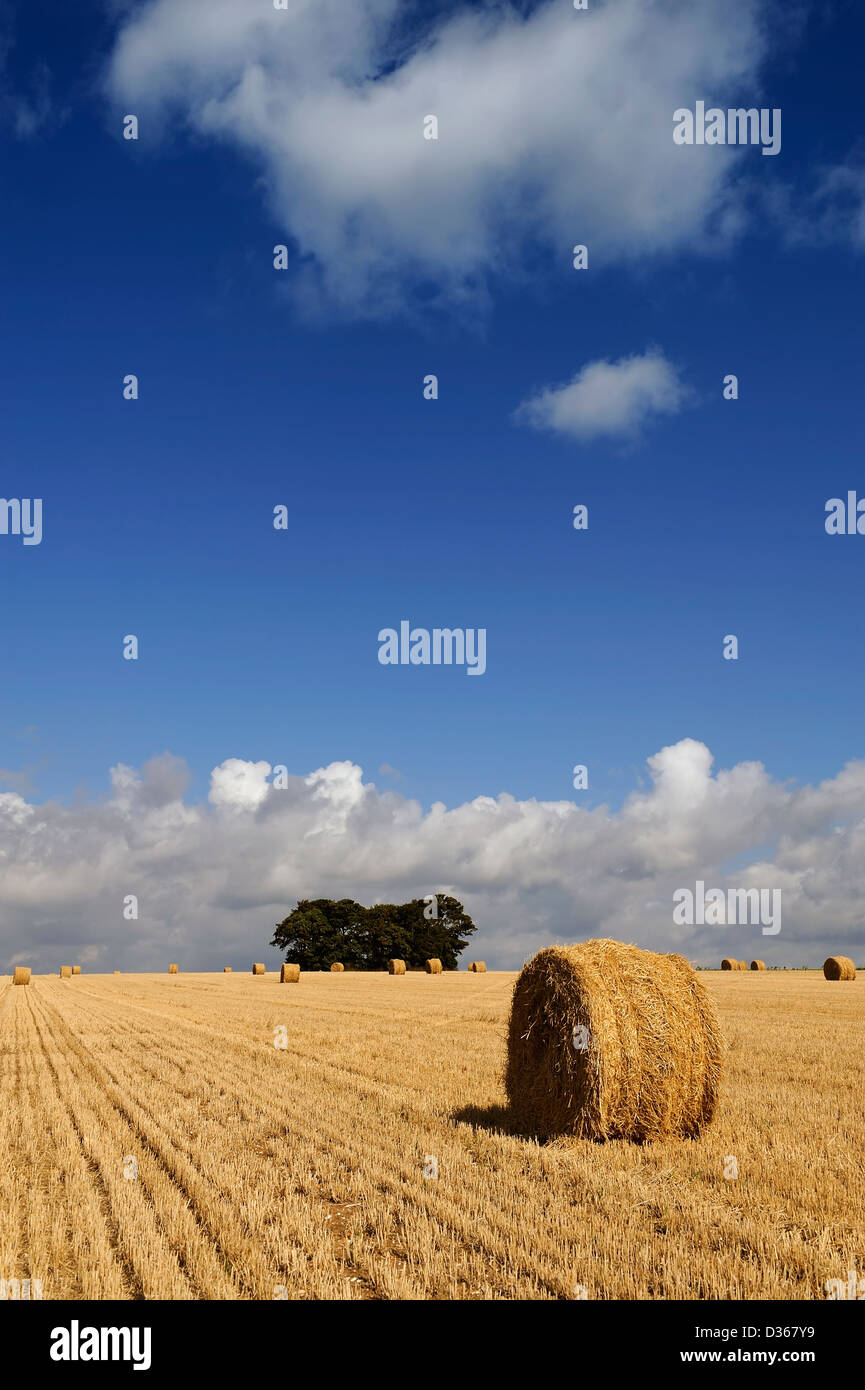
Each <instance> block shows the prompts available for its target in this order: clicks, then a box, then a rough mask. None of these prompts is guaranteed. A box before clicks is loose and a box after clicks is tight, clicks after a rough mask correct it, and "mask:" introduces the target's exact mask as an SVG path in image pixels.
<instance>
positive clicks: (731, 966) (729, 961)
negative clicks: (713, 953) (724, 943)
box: [721, 956, 739, 970]
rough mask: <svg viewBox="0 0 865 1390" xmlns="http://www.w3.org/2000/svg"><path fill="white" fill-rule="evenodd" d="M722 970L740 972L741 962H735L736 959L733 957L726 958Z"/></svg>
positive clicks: (722, 963) (722, 962)
mask: <svg viewBox="0 0 865 1390" xmlns="http://www.w3.org/2000/svg"><path fill="white" fill-rule="evenodd" d="M721 969H722V970H738V969H739V962H738V961H737V960H735V959H734V958H733V956H725V957H724V959H723V960H722V961H721Z"/></svg>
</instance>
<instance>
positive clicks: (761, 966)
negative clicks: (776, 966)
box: [751, 960, 766, 970]
mask: <svg viewBox="0 0 865 1390" xmlns="http://www.w3.org/2000/svg"><path fill="white" fill-rule="evenodd" d="M751 969H752V970H765V969H766V962H765V961H764V960H752V961H751Z"/></svg>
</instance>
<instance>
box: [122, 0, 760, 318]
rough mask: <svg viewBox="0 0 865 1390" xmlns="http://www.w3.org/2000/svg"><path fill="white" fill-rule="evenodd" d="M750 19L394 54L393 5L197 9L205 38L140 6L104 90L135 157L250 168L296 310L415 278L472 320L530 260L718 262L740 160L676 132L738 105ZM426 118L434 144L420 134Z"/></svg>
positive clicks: (717, 14) (708, 10)
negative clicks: (697, 110) (577, 250)
mask: <svg viewBox="0 0 865 1390" xmlns="http://www.w3.org/2000/svg"><path fill="white" fill-rule="evenodd" d="M760 12H761V4H760V0H702V3H701V4H700V5H698V6H697V5H694V4H693V3H692V0H616V3H615V4H601V3H596V4H594V3H593V5H592V6H591V8H590V9H589V10H587V11H580V12H577V11H575V10H574V9H573V7H572V6H571V5H569V4H568V3H566V0H544V2H543V3H540V4H538V5H537V6H535V7H534V8H533V10H532V11H531V13H530V14H528V15H527V16H524V15H522V14H520V13H519V12H518V11H516V10H515V9H513V8H511V7H509V6H507V5H493V4H486V5H483V6H478V5H472V6H469V5H465V6H463V7H462V8H461V9H459V10H457V11H456V12H453V11H452V12H451V13H450V14H449V15H447V16H445V17H442V18H432V19H428V20H427V23H428V25H429V26H430V27H429V28H428V30H427V32H426V34H425V37H424V38H423V39H419V40H416V41H415V42H414V45H413V46H409V47H406V45H405V38H404V36H403V35H402V34H401V31H400V28H399V23H400V21H404V17H405V11H404V8H403V7H402V6H400V4H399V3H398V0H292V4H291V6H290V7H289V10H288V11H275V10H273V9H271V8H269V7H267V6H265V7H261V6H259V5H252V4H249V3H248V0H210V3H208V4H207V6H206V22H203V20H202V8H201V3H200V0H149V3H147V4H144V5H141V6H139V7H137V8H136V9H135V10H133V11H132V12H131V13H130V15H129V17H128V18H127V20H126V22H125V24H124V25H123V26H122V28H121V31H120V33H119V36H118V40H117V43H116V47H115V51H114V54H113V57H112V61H111V65H110V72H109V76H108V84H109V89H110V92H111V94H112V96H113V97H114V99H115V100H116V101H117V102H118V103H121V104H122V105H123V106H124V108H125V109H126V110H132V111H135V112H136V113H137V114H139V115H143V116H144V117H145V120H144V124H143V126H142V141H143V142H147V141H150V140H156V139H157V138H158V134H157V127H158V126H159V125H160V124H162V123H165V122H167V121H168V120H172V121H175V120H177V119H179V120H181V121H183V120H185V121H186V122H187V123H188V125H189V126H190V127H191V128H192V129H193V130H194V131H195V132H197V133H198V134H202V135H204V136H206V137H210V138H216V139H222V140H226V141H230V142H232V143H234V144H235V145H237V146H238V147H240V148H242V149H243V150H245V151H246V152H248V153H249V154H250V155H252V156H253V158H254V159H255V160H256V162H257V163H258V164H259V165H260V167H261V168H262V170H263V172H264V175H265V179H266V185H267V188H268V190H269V194H270V198H271V202H272V208H273V212H274V215H275V217H276V218H277V219H278V220H279V223H280V224H281V225H282V226H283V227H284V237H280V238H279V239H289V238H291V239H293V240H294V242H295V243H296V245H297V247H298V249H299V251H300V253H301V255H302V256H303V257H305V258H306V260H305V263H304V265H305V268H304V271H303V274H302V276H301V278H300V280H299V281H298V283H297V284H296V286H295V288H296V290H297V292H298V293H299V294H300V295H301V296H302V297H304V296H305V297H306V299H307V300H308V301H309V302H312V301H313V300H314V301H316V302H320V301H321V300H323V301H324V302H327V303H329V304H330V305H332V306H338V307H339V308H341V309H342V310H344V311H346V312H349V313H356V314H370V315H373V314H387V313H390V312H394V311H395V310H398V309H402V308H404V307H405V305H406V302H410V301H411V295H412V290H413V289H416V288H417V287H418V286H419V285H424V286H426V288H427V290H429V287H430V284H431V282H432V283H434V285H435V286H436V293H437V294H438V296H439V297H440V298H442V299H446V300H447V301H448V302H450V303H451V304H453V303H461V302H466V301H471V302H472V303H473V304H474V303H476V302H477V299H478V297H479V296H481V295H482V294H483V292H484V289H485V286H486V283H487V280H488V277H489V276H490V275H491V274H498V275H501V276H505V275H509V276H513V275H515V274H519V273H520V270H519V267H520V265H521V262H522V257H521V254H520V253H521V252H522V251H523V250H524V249H525V247H526V245H527V244H530V243H531V244H535V245H540V246H541V247H542V248H543V251H544V254H545V256H546V260H547V264H548V265H550V266H551V267H554V266H566V265H568V264H569V260H570V248H571V247H572V245H573V244H574V243H575V242H581V243H585V244H587V245H588V246H589V248H590V257H591V261H590V264H591V265H592V266H593V267H596V266H600V265H603V264H605V263H610V262H614V261H621V260H630V259H633V260H637V261H639V260H642V259H643V258H645V257H651V256H654V255H657V254H665V253H673V252H676V251H679V250H681V249H682V248H685V247H687V248H692V249H696V250H703V251H708V250H710V249H711V250H712V251H713V252H714V251H716V250H717V249H718V248H722V247H723V246H724V244H725V243H726V242H727V241H728V240H729V238H730V237H732V236H733V235H735V233H736V231H737V230H739V228H740V225H741V218H742V215H743V214H742V210H741V207H740V200H739V197H738V194H737V192H736V189H735V186H734V184H733V183H732V177H733V175H734V172H735V171H736V170H737V169H738V168H740V167H742V165H743V161H744V160H746V159H747V153H744V154H743V152H742V151H736V150H732V149H731V150H727V149H721V148H712V149H710V150H707V149H705V148H698V147H686V146H685V147H683V146H676V145H674V143H673V138H672V130H673V120H672V117H673V112H674V110H676V108H678V107H680V106H681V105H682V104H683V103H684V104H688V103H689V102H692V101H693V100H695V99H696V98H697V97H701V98H704V99H706V100H708V101H709V102H710V103H711V102H712V101H714V100H717V101H718V102H719V103H720V104H721V105H723V106H726V105H736V104H739V98H740V97H742V98H743V99H744V98H745V97H747V98H748V100H749V101H750V100H751V98H752V97H754V96H755V92H756V90H757V88H758V85H759V73H760V68H761V64H762V62H763V59H764V56H765V51H766V50H765V40H764V36H763V30H762V28H761V26H760V23H759V17H760ZM416 13H417V14H421V13H422V11H421V10H420V9H418V10H417V11H416ZM428 114H435V115H436V116H437V117H438V121H439V139H438V141H432V140H425V139H423V138H422V128H423V126H422V123H423V119H424V117H425V116H426V115H428ZM707 156H708V157H707ZM574 273H576V272H574ZM589 273H591V271H590V272H589ZM425 302H426V301H425Z"/></svg>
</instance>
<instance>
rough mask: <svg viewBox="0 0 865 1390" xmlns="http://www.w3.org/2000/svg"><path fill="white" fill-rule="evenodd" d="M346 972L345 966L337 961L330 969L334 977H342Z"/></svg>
mask: <svg viewBox="0 0 865 1390" xmlns="http://www.w3.org/2000/svg"><path fill="white" fill-rule="evenodd" d="M344 970H345V966H344V965H343V963H342V961H341V960H335V961H334V963H333V965H332V966H331V967H330V971H331V974H332V975H341V974H342V973H343V971H344Z"/></svg>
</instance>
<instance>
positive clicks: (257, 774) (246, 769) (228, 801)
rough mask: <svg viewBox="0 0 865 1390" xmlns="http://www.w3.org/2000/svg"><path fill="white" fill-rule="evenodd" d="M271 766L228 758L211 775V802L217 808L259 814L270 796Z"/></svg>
mask: <svg viewBox="0 0 865 1390" xmlns="http://www.w3.org/2000/svg"><path fill="white" fill-rule="evenodd" d="M270 771H271V768H270V763H265V762H260V763H246V762H244V761H243V759H242V758H226V759H225V762H223V763H220V765H219V767H215V768H214V769H213V771H212V772H211V774H210V795H209V798H208V799H209V800H210V801H211V803H212V804H213V805H214V806H228V807H231V808H237V809H240V810H244V811H255V810H257V809H258V807H259V806H260V805H261V804H262V802H263V801H264V799H265V797H266V796H267V792H268V785H267V779H268V777H269V776H270Z"/></svg>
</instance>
